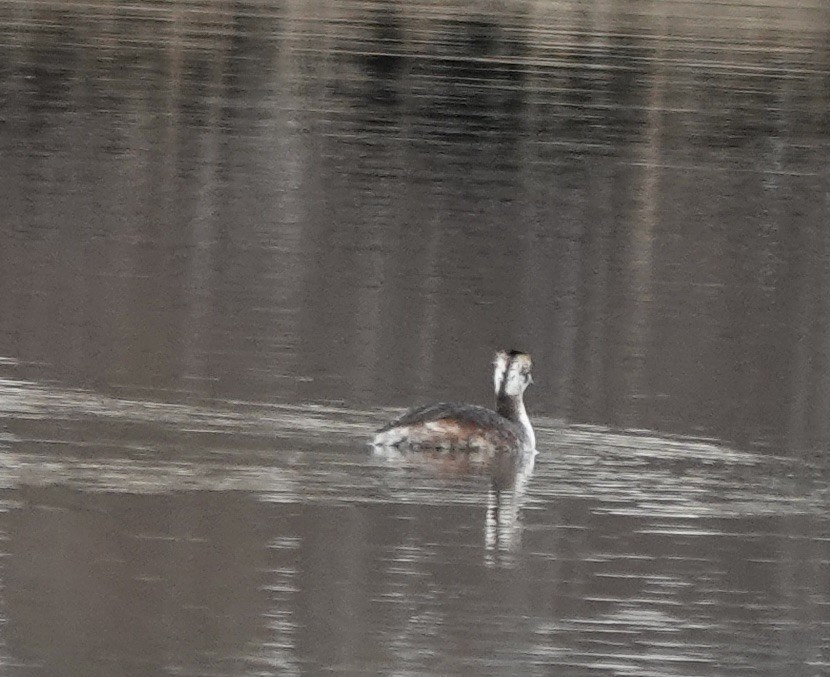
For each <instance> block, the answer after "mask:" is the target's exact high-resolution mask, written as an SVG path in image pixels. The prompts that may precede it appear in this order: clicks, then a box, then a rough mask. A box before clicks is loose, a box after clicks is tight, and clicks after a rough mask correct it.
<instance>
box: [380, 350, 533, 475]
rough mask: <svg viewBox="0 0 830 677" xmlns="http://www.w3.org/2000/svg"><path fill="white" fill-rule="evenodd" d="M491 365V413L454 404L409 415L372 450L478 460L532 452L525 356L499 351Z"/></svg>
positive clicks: (382, 431) (384, 431)
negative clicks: (437, 453) (429, 452)
mask: <svg viewBox="0 0 830 677" xmlns="http://www.w3.org/2000/svg"><path fill="white" fill-rule="evenodd" d="M493 364H494V367H495V368H494V371H493V384H494V386H495V390H496V411H492V410H491V409H485V408H484V407H478V406H475V405H472V404H460V403H454V402H439V403H437V404H431V405H428V406H426V407H419V408H417V409H411V410H409V411H408V412H406V413H405V414H404V415H403V416H401V417H400V418H398V419H397V420H395V421H392V422H391V423H389V424H388V425H386V426H384V427H383V428H381V429H380V430H379V431H378V432H377V434H376V435H375V438H374V440H373V441H372V444H373V445H374V446H375V447H379V448H388V447H393V448H398V449H401V450H432V451H441V452H447V453H455V452H465V454H466V455H467V456H475V457H476V458H480V459H481V460H484V459H492V458H493V457H494V456H495V455H497V454H498V453H500V452H512V453H518V452H523V451H533V450H534V449H535V447H536V437H535V435H534V434H533V428H532V427H531V425H530V419H529V418H528V416H527V411H526V410H525V405H524V400H523V395H524V391H525V389H526V388H527V386H528V385H530V384H531V383H533V378H532V377H531V375H530V370H531V361H530V355H528V354H527V353H522V352H519V351H516V350H511V351H510V352H507V351H504V350H500V351H499V352H497V353H496V359H495V361H494V363H493Z"/></svg>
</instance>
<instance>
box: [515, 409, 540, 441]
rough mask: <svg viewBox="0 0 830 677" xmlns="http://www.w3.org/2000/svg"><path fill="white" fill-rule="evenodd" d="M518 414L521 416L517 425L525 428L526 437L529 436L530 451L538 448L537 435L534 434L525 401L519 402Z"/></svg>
mask: <svg viewBox="0 0 830 677" xmlns="http://www.w3.org/2000/svg"><path fill="white" fill-rule="evenodd" d="M517 413H518V415H519V420H518V421H517V423H518V424H519V425H520V426H522V428H524V431H525V435H527V443H528V447H529V448H530V449H535V448H536V433H534V432H533V426H532V425H530V417H529V416H528V415H527V410H526V409H525V403H524V400H521V399H520V400H519V406H518V407H517Z"/></svg>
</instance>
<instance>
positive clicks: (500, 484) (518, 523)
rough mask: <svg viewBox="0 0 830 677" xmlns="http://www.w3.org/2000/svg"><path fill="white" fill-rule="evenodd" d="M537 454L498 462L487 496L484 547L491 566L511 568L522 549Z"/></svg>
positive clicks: (493, 470)
mask: <svg viewBox="0 0 830 677" xmlns="http://www.w3.org/2000/svg"><path fill="white" fill-rule="evenodd" d="M533 466H534V455H533V454H525V455H523V456H521V457H519V460H517V462H512V463H496V464H495V465H494V467H493V468H492V480H493V481H492V484H491V486H490V491H489V493H488V495H487V515H486V518H485V522H484V545H485V547H486V549H487V563H488V565H491V566H512V565H514V564H515V559H514V558H515V555H516V553H517V552H518V551H519V549H520V547H521V541H522V517H521V508H522V505H523V504H524V500H525V494H526V492H527V483H528V480H529V479H530V476H531V475H532V474H533Z"/></svg>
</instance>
